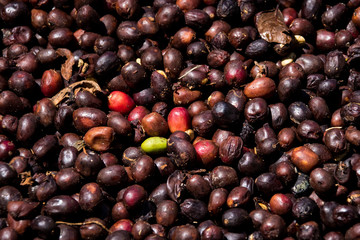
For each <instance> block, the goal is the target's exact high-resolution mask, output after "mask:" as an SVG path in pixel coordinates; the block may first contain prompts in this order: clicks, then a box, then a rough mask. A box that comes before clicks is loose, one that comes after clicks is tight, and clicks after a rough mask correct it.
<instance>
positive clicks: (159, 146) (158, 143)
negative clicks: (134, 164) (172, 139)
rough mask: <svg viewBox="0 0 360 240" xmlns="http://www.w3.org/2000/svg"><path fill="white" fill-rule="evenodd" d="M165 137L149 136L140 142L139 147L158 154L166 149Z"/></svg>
mask: <svg viewBox="0 0 360 240" xmlns="http://www.w3.org/2000/svg"><path fill="white" fill-rule="evenodd" d="M166 148H167V139H166V138H163V137H150V138H148V139H146V140H145V141H144V142H143V143H142V144H141V149H142V150H143V151H144V152H146V153H149V154H159V153H163V152H165V151H166Z"/></svg>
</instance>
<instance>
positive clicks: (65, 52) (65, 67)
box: [56, 48, 75, 81]
mask: <svg viewBox="0 0 360 240" xmlns="http://www.w3.org/2000/svg"><path fill="white" fill-rule="evenodd" d="M56 53H57V54H59V55H60V56H62V57H66V58H67V59H66V61H65V63H63V64H62V65H61V76H62V77H63V78H64V79H65V80H67V81H69V79H70V78H71V76H72V68H73V66H74V64H75V59H74V56H73V54H72V52H71V51H70V50H69V49H66V48H58V49H57V50H56Z"/></svg>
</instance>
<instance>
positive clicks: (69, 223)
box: [55, 221, 110, 233]
mask: <svg viewBox="0 0 360 240" xmlns="http://www.w3.org/2000/svg"><path fill="white" fill-rule="evenodd" d="M55 223H56V224H65V225H68V226H84V225H89V224H96V225H99V226H100V227H102V228H103V229H105V230H106V231H107V232H109V233H110V230H109V229H108V228H107V227H106V226H105V225H104V224H102V223H101V222H98V221H86V222H77V223H71V222H64V221H56V222H55Z"/></svg>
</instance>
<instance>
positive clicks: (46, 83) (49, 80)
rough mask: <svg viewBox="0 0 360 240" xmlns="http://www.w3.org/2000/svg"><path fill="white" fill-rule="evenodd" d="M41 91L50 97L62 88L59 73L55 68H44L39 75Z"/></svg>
mask: <svg viewBox="0 0 360 240" xmlns="http://www.w3.org/2000/svg"><path fill="white" fill-rule="evenodd" d="M40 86H41V92H42V93H43V94H44V96H45V97H52V96H54V95H55V94H56V93H57V92H59V91H60V90H61V89H62V88H63V80H62V78H61V75H60V73H58V72H57V71H55V70H52V69H51V70H46V71H45V72H44V73H43V75H42V77H41V85H40Z"/></svg>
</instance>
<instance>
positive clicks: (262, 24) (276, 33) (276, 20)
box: [255, 9, 293, 45]
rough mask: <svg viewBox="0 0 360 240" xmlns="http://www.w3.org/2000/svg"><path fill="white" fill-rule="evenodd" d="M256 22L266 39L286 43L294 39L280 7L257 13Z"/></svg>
mask: <svg viewBox="0 0 360 240" xmlns="http://www.w3.org/2000/svg"><path fill="white" fill-rule="evenodd" d="M255 22H256V28H257V30H258V31H259V34H260V36H261V38H262V39H264V40H265V41H267V42H272V43H280V44H284V45H286V44H290V43H291V42H292V41H293V37H292V36H291V33H290V31H289V28H288V27H287V26H286V24H285V22H284V16H283V15H282V13H281V11H280V10H279V9H275V10H269V11H263V12H260V13H258V14H256V17H255Z"/></svg>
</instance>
